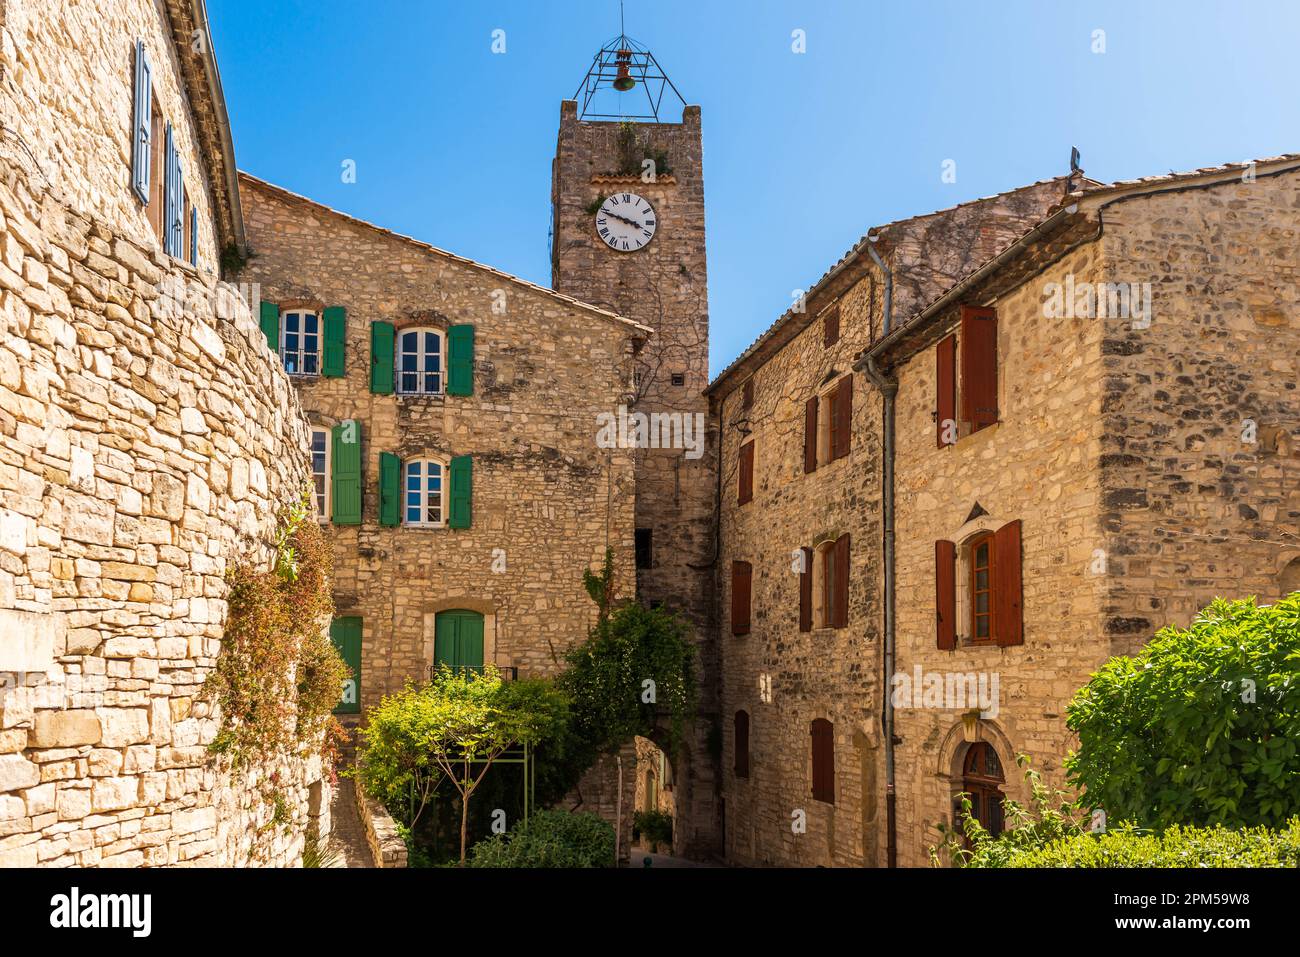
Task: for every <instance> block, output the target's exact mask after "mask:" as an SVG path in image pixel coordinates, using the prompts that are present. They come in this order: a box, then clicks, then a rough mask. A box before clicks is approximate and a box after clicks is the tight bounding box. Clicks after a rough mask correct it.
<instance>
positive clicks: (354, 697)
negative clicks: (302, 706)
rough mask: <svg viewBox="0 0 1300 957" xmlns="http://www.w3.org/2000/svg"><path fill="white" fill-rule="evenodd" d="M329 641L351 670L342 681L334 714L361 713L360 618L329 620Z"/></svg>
mask: <svg viewBox="0 0 1300 957" xmlns="http://www.w3.org/2000/svg"><path fill="white" fill-rule="evenodd" d="M330 641H332V642H334V647H335V648H337V649H338V652H339V655H340V656H342V658H343V661H344V662H345V663H346V664H347V666H348V668H349V670H351V672H352V677H350V678H345V679H344V681H343V696H342V698H341V699H340V701H339V703H338V706H337V707H335V709H334V713H335V714H360V713H361V619H360V618H335V619H334V620H333V621H332V622H330Z"/></svg>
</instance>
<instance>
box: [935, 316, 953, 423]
mask: <svg viewBox="0 0 1300 957" xmlns="http://www.w3.org/2000/svg"><path fill="white" fill-rule="evenodd" d="M935 383H936V391H937V394H936V396H935V410H934V442H935V445H937V446H939V448H943V447H944V446H945V445H947V444H948V443H946V442H944V440H943V434H944V431H945V430H946V429H947V428H949V425H948V423H952V428H953V433H952V435H953V437H954V438H955V437H956V425H957V337H956V336H949V337H948V338H946V339H943V340H941V341H940V343H939V347H938V349H937V350H936V351H935Z"/></svg>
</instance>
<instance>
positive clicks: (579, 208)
mask: <svg viewBox="0 0 1300 957" xmlns="http://www.w3.org/2000/svg"><path fill="white" fill-rule="evenodd" d="M551 202H552V205H553V208H554V212H553V217H554V219H553V223H552V245H551V269H552V285H553V287H554V288H555V290H556V291H557V292H561V293H564V294H566V295H570V296H573V297H574V298H575V299H579V300H582V301H584V302H589V303H591V304H593V305H597V306H601V307H603V308H606V309H609V310H610V311H612V312H616V313H618V314H620V315H622V316H625V317H627V318H629V319H633V320H635V321H636V322H639V323H641V324H643V325H646V326H649V327H650V328H652V329H653V330H654V335H653V336H651V337H650V338H649V340H648V341H647V343H646V344H645V346H644V348H643V349H642V351H641V352H640V354H639V356H638V358H637V363H636V376H635V381H634V382H632V383H629V400H630V401H629V407H628V411H629V413H633V412H640V413H643V414H645V415H646V416H647V417H648V418H650V419H651V421H652V422H654V421H658V422H660V423H670V424H671V425H670V426H669V427H668V428H678V424H679V423H680V429H681V431H678V432H677V433H675V434H677V435H678V436H679V437H683V438H689V439H690V442H689V443H687V442H681V441H679V442H673V443H669V444H671V445H676V446H678V447H671V448H664V447H658V448H654V447H647V448H640V449H637V450H636V452H635V455H636V541H635V546H636V555H637V561H636V564H637V580H636V586H637V597H638V598H639V599H640V600H641V601H642V602H644V603H646V604H662V605H663V606H664V607H666V608H668V609H670V610H672V611H676V612H679V613H681V615H682V617H683V618H684V619H685V620H686V621H687V622H688V623H689V624H690V626H691V628H692V630H693V633H694V638H695V641H696V644H697V647H698V651H699V655H698V658H697V663H698V671H697V677H698V679H699V684H700V691H699V707H700V715H699V719H698V720H697V721H696V727H695V731H694V733H693V736H692V738H691V740H690V741H689V742H688V743H689V748H688V749H687V750H688V752H689V753H688V754H686V755H683V756H682V757H683V759H684V760H682V761H680V762H678V763H679V764H681V765H684V766H682V767H678V768H676V769H675V770H676V775H675V778H676V781H675V788H674V789H675V792H676V793H675V800H676V817H677V825H678V842H677V849H678V851H679V852H684V853H689V854H691V855H692V856H694V855H699V854H705V853H708V852H710V851H712V850H715V849H716V846H717V841H718V832H719V828H720V815H721V810H720V807H719V806H718V802H717V786H716V784H717V780H718V775H717V773H716V767H715V763H716V762H715V759H714V758H713V757H711V755H710V749H709V747H708V739H709V736H710V732H711V731H712V730H713V729H714V727H715V726H717V724H718V713H717V700H718V676H717V654H716V649H715V647H714V636H715V635H716V624H715V621H714V616H715V611H714V608H715V605H714V593H715V585H714V575H715V569H714V567H713V563H714V561H715V557H716V555H715V542H716V535H715V521H716V517H715V499H716V496H717V491H718V488H717V472H716V469H717V441H716V436H714V435H710V434H707V433H706V432H705V429H706V428H707V423H708V418H709V417H708V402H707V400H706V399H705V397H704V395H703V391H704V388H705V387H706V386H707V385H708V382H709V316H708V281H707V269H706V263H705V254H704V169H703V141H702V136H701V125H700V108H699V107H698V106H688V105H686V103H685V101H684V100H683V99H682V98H681V96H680V94H678V92H677V90H676V88H675V87H674V86H673V85H672V81H671V80H669V79H668V78H667V76H666V75H665V74H664V72H663V70H662V69H661V68H660V67H659V65H658V63H657V61H656V60H655V58H654V56H653V55H652V54H651V53H650V51H649V50H647V49H646V48H645V47H643V46H641V45H640V44H638V43H636V42H635V41H633V40H631V39H630V38H628V37H627V36H619V37H618V38H616V39H615V40H613V41H611V42H610V43H608V44H606V45H605V47H603V48H602V49H601V51H600V52H599V53H597V54H596V56H595V58H594V60H593V62H592V65H591V69H590V70H589V71H588V73H587V76H586V77H585V78H584V80H583V83H582V86H581V87H579V89H578V92H577V94H576V96H575V98H574V99H572V100H565V101H564V102H563V103H561V106H560V130H559V139H558V143H557V146H556V153H555V160H554V162H553V165H552V180H551ZM611 411H615V410H611ZM656 413H658V414H659V415H660V418H659V419H657V420H656V419H654V418H653V417H654V416H655V414H656ZM652 432H655V430H654V429H652ZM664 434H665V429H664V427H663V426H662V425H661V427H660V429H659V430H657V434H656V435H655V436H654V437H655V438H662V437H663V435H664ZM649 444H650V445H655V444H658V445H660V446H662V445H663V444H664V443H663V442H654V441H653V440H652V441H651V442H650V443H649ZM692 446H693V447H692Z"/></svg>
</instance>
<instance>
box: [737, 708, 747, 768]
mask: <svg viewBox="0 0 1300 957" xmlns="http://www.w3.org/2000/svg"><path fill="white" fill-rule="evenodd" d="M736 777H738V778H747V777H749V712H748V711H737V712H736Z"/></svg>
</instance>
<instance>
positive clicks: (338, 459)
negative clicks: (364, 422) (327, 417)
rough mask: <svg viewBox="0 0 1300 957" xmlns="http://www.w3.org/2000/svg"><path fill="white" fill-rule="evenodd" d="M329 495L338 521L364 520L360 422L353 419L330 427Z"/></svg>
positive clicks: (349, 522)
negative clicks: (362, 512) (362, 515)
mask: <svg viewBox="0 0 1300 957" xmlns="http://www.w3.org/2000/svg"><path fill="white" fill-rule="evenodd" d="M331 439H332V446H333V447H332V448H331V449H330V497H331V499H332V501H333V506H334V516H333V517H334V524H335V525H360V524H361V423H360V422H355V421H350V422H342V423H340V424H338V425H336V426H334V428H333V430H332V431H331Z"/></svg>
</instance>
